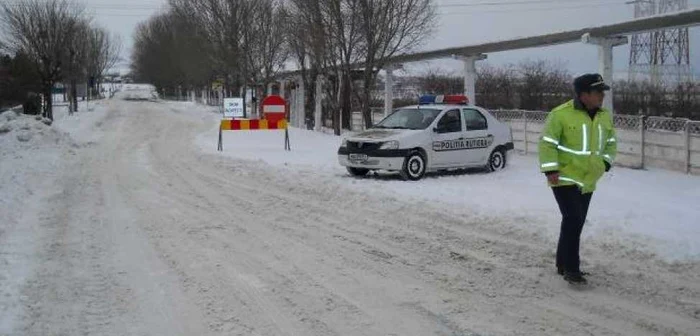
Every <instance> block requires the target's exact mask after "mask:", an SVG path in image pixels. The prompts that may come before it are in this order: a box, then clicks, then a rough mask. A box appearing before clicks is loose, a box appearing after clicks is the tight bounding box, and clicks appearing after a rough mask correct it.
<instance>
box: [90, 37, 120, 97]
mask: <svg viewBox="0 0 700 336" xmlns="http://www.w3.org/2000/svg"><path fill="white" fill-rule="evenodd" d="M86 42H87V48H88V55H87V60H86V61H87V66H86V68H87V69H86V70H87V73H86V75H87V77H88V78H87V79H88V82H89V84H90V85H89V86H90V87H89V88H88V89H89V90H95V91H98V94H99V87H100V84H101V82H102V77H103V76H104V74H105V72H106V71H107V70H109V69H111V68H113V67H114V66H115V65H116V64H117V62H119V59H120V54H121V49H122V43H121V39H120V38H119V36H116V35H110V34H109V32H108V31H107V30H105V29H104V28H101V27H92V28H91V29H90V30H89V31H88V32H87V38H86Z"/></svg>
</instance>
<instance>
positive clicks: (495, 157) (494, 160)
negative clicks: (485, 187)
mask: <svg viewBox="0 0 700 336" xmlns="http://www.w3.org/2000/svg"><path fill="white" fill-rule="evenodd" d="M505 167H506V153H505V151H503V150H502V149H500V148H498V149H495V150H494V151H493V152H491V155H490V156H489V163H488V169H489V171H492V172H495V171H499V170H502V169H503V168H505Z"/></svg>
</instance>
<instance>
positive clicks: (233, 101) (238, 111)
mask: <svg viewBox="0 0 700 336" xmlns="http://www.w3.org/2000/svg"><path fill="white" fill-rule="evenodd" d="M224 118H243V98H224Z"/></svg>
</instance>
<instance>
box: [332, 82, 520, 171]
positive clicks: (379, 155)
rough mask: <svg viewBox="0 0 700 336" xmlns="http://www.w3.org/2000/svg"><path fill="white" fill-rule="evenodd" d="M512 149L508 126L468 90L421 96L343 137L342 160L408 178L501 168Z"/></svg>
mask: <svg viewBox="0 0 700 336" xmlns="http://www.w3.org/2000/svg"><path fill="white" fill-rule="evenodd" d="M512 149H513V135H512V132H511V129H510V127H509V126H508V125H506V124H504V123H502V122H500V121H498V120H497V119H496V118H495V117H494V116H493V115H492V114H491V113H489V112H488V111H487V110H485V109H483V108H481V107H477V106H474V105H469V104H468V99H467V97H466V96H464V95H440V96H422V97H420V100H419V104H418V105H414V106H406V107H401V108H398V109H395V110H394V112H393V113H391V114H390V115H389V116H387V117H386V118H384V119H383V120H382V121H380V122H379V123H377V124H376V125H374V126H373V127H372V128H371V129H368V130H366V131H363V132H361V133H359V134H354V135H350V136H347V137H345V138H343V140H342V144H341V145H340V148H339V149H338V161H339V162H340V164H341V165H343V166H345V167H347V170H348V172H349V173H350V174H352V175H355V176H363V175H366V174H367V173H369V172H370V171H374V170H389V171H398V172H400V174H401V176H402V177H403V178H404V179H406V180H420V179H421V178H422V177H423V176H424V175H425V173H426V172H430V171H439V170H447V169H454V168H471V167H485V168H487V169H489V170H490V171H497V170H501V169H503V168H504V167H505V165H506V154H507V152H508V151H509V150H512Z"/></svg>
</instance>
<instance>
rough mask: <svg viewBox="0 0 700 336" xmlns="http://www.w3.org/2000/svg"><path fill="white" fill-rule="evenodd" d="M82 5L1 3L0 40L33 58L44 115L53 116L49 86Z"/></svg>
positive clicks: (31, 0)
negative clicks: (1, 33)
mask: <svg viewBox="0 0 700 336" xmlns="http://www.w3.org/2000/svg"><path fill="white" fill-rule="evenodd" d="M83 12H84V8H83V7H82V6H80V5H78V4H76V3H73V2H71V1H68V0H26V1H23V2H21V3H7V2H3V3H1V4H0V17H1V19H0V21H1V22H2V23H1V24H2V28H3V31H4V32H5V40H3V44H4V45H5V46H6V48H9V49H10V50H12V51H13V52H15V53H16V52H19V51H22V52H24V53H26V54H27V55H29V56H30V58H31V59H32V60H34V62H35V66H36V68H37V73H38V74H39V76H40V77H41V81H42V95H43V97H44V101H45V102H46V104H45V105H44V116H45V117H47V118H50V119H53V112H52V89H53V86H54V84H55V83H56V82H57V81H59V80H60V79H61V75H62V67H63V63H62V62H63V60H64V59H65V54H66V48H65V46H66V45H68V44H69V42H70V39H71V37H72V36H73V35H74V33H75V31H76V29H78V27H79V23H80V22H81V19H82V18H83Z"/></svg>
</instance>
